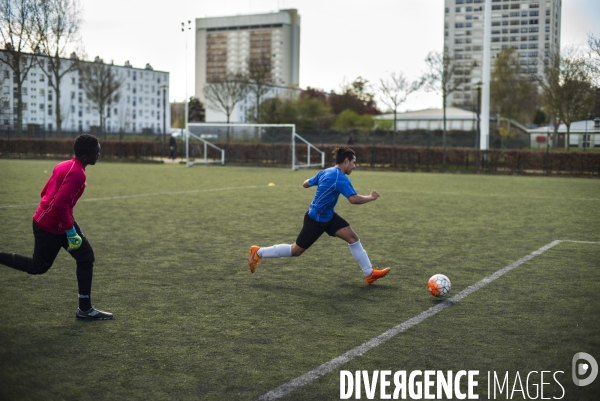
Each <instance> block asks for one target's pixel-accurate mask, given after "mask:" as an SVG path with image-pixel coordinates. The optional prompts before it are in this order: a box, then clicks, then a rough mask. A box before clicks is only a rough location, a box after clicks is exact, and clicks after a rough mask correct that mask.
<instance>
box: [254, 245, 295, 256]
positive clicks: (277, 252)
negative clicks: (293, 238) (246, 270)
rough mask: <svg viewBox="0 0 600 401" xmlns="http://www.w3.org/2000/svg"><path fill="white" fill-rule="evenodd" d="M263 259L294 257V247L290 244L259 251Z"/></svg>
mask: <svg viewBox="0 0 600 401" xmlns="http://www.w3.org/2000/svg"><path fill="white" fill-rule="evenodd" d="M258 256H259V257H261V258H283V257H288V256H292V246H291V245H289V244H278V245H273V246H269V247H266V248H260V249H259V250H258Z"/></svg>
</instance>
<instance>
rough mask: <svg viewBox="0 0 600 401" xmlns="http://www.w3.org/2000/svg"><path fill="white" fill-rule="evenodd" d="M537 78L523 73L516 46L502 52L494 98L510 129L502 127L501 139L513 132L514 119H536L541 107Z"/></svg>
mask: <svg viewBox="0 0 600 401" xmlns="http://www.w3.org/2000/svg"><path fill="white" fill-rule="evenodd" d="M534 78H535V77H534V76H533V75H527V74H521V69H520V65H519V56H518V54H517V52H516V51H515V50H514V49H507V50H503V51H501V52H500V53H498V55H497V57H496V60H495V65H494V71H493V72H492V74H491V77H490V81H491V82H490V100H491V103H492V108H493V109H495V110H498V112H499V114H500V116H501V118H504V119H506V121H507V127H506V129H504V128H502V127H501V128H500V138H501V140H503V139H505V138H508V137H511V136H512V135H513V131H512V126H511V124H512V121H513V120H519V121H520V122H521V123H530V122H531V120H532V119H533V115H534V113H535V111H536V109H537V103H536V98H537V88H536V86H535V84H534V82H533V79H534ZM498 124H500V121H499V122H498ZM502 146H504V145H502Z"/></svg>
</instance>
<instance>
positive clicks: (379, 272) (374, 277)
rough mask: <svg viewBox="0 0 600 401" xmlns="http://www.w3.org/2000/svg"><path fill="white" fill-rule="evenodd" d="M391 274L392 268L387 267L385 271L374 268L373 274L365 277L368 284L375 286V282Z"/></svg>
mask: <svg viewBox="0 0 600 401" xmlns="http://www.w3.org/2000/svg"><path fill="white" fill-rule="evenodd" d="M389 272H390V268H389V267H386V268H385V269H382V270H379V269H377V268H374V269H373V273H371V275H370V276H369V277H365V280H366V281H367V283H369V284H373V283H375V281H377V279H380V278H382V277H383V276H385V275H386V274H388V273H389Z"/></svg>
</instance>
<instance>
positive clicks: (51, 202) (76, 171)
mask: <svg viewBox="0 0 600 401" xmlns="http://www.w3.org/2000/svg"><path fill="white" fill-rule="evenodd" d="M86 185H87V183H86V182H85V166H84V165H83V164H82V163H81V162H80V161H79V160H77V159H75V158H73V159H71V160H67V161H64V162H62V163H59V164H57V165H56V167H54V171H52V176H51V177H50V179H49V180H48V182H47V183H46V185H45V186H44V189H42V194H41V196H42V200H41V202H40V206H39V207H38V209H37V211H36V212H35V214H34V215H33V220H34V221H35V222H36V224H37V225H38V226H40V227H41V228H43V229H44V230H46V231H49V232H51V233H54V234H63V233H64V232H65V231H66V230H69V229H71V227H73V224H74V222H75V220H74V219H73V208H74V207H75V204H76V203H77V201H78V200H79V198H80V197H81V195H82V194H83V191H84V190H85V187H86Z"/></svg>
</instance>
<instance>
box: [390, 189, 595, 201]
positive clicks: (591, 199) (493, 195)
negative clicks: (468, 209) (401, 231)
mask: <svg viewBox="0 0 600 401" xmlns="http://www.w3.org/2000/svg"><path fill="white" fill-rule="evenodd" d="M381 192H383V191H381ZM385 192H396V193H407V194H432V195H461V196H482V197H486V198H524V199H562V200H574V201H600V198H569V197H566V196H535V195H519V194H514V193H510V194H481V193H479V194H477V193H467V192H438V191H410V190H402V189H392V190H389V191H385Z"/></svg>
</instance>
